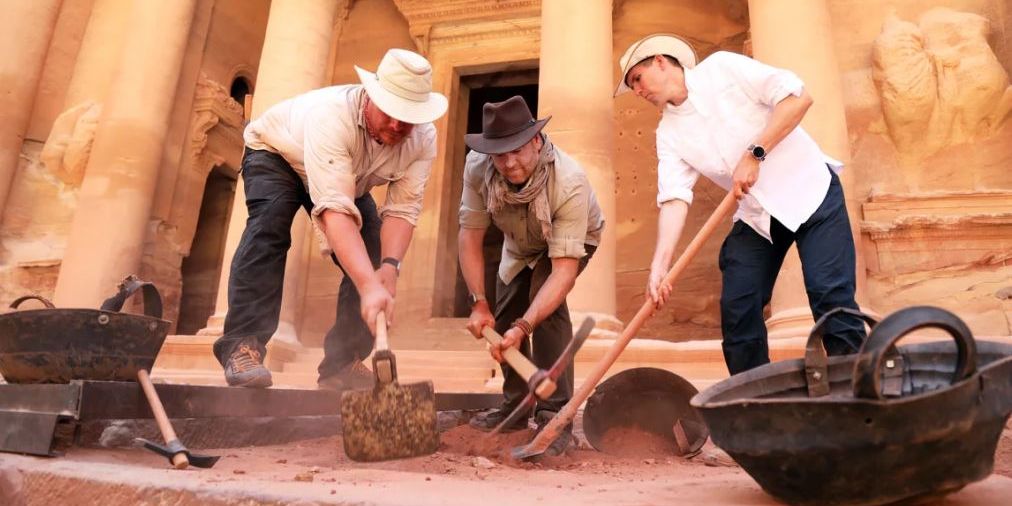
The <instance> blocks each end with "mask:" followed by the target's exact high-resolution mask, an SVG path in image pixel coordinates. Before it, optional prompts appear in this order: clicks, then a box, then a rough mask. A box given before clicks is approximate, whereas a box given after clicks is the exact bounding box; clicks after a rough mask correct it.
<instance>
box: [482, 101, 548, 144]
mask: <svg viewBox="0 0 1012 506" xmlns="http://www.w3.org/2000/svg"><path fill="white" fill-rule="evenodd" d="M481 115H482V117H481V126H482V128H481V133H480V134H467V135H465V136H464V143H465V144H467V146H468V147H469V148H471V149H473V150H475V151H477V152H479V153H485V154H487V155H498V154H500V153H509V152H510V151H513V150H514V149H517V148H519V147H520V146H523V145H524V144H527V142H528V141H530V140H531V139H533V138H534V136H535V135H537V134H538V132H540V131H541V129H542V128H544V127H545V123H548V120H550V119H552V117H551V116H549V117H547V118H545V119H539V120H535V119H534V117H533V116H531V110H530V109H528V108H527V102H526V101H525V100H524V97H521V96H520V95H516V96H513V97H510V98H508V99H506V100H504V101H502V102H489V103H486V104H485V106H484V107H483V108H482V111H481Z"/></svg>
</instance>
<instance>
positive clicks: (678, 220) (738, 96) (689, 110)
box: [615, 34, 864, 374]
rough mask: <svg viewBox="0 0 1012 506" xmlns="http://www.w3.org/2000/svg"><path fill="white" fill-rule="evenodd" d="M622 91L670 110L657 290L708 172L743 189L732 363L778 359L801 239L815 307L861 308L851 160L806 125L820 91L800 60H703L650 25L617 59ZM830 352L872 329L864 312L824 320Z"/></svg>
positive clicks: (728, 295)
mask: <svg viewBox="0 0 1012 506" xmlns="http://www.w3.org/2000/svg"><path fill="white" fill-rule="evenodd" d="M619 66H620V68H621V71H622V73H621V75H622V82H621V83H620V84H619V86H618V89H617V90H616V91H615V95H616V96H618V95H619V94H621V93H625V92H627V91H633V92H634V93H636V95H638V96H640V97H642V98H643V99H645V100H647V101H649V102H650V103H652V104H654V105H655V106H657V107H659V108H661V109H662V110H663V114H662V117H661V121H660V124H659V125H658V126H657V158H658V167H657V179H658V184H657V192H658V193H657V205H658V207H659V208H660V216H659V219H658V234H657V247H656V249H655V251H654V257H653V261H652V263H651V266H650V277H649V280H648V282H647V295H648V296H649V297H651V299H652V300H653V301H654V302H655V303H656V304H657V305H658V306H660V305H662V304H664V303H665V302H666V301H667V299H668V297H669V295H670V292H671V287H670V286H667V285H665V284H664V283H663V282H662V280H663V278H664V276H665V274H666V273H667V271H668V268H669V266H670V265H671V262H672V257H673V256H674V251H675V245H676V244H677V243H678V238H679V236H680V235H681V233H682V228H683V226H684V224H685V217H686V214H687V212H688V206H689V205H690V204H691V203H692V187H693V186H694V185H695V183H696V181H697V179H698V178H699V175H700V174H702V175H704V176H706V177H707V178H709V179H711V180H712V181H713V182H714V183H716V184H717V185H719V186H721V187H723V188H725V189H727V190H729V191H733V192H734V195H735V197H736V198H738V201H739V205H738V210H737V212H736V213H735V215H734V226H733V227H732V228H731V232H730V233H729V234H728V236H727V238H726V239H725V240H724V244H723V245H722V247H721V250H720V258H719V265H720V269H721V272H722V278H723V287H722V290H721V300H720V308H721V332H722V334H723V349H724V359H725V362H726V363H727V367H728V370H729V371H730V372H731V374H737V373H739V372H742V371H746V370H749V369H752V368H754V367H757V366H760V365H763V364H766V363H768V362H769V350H768V345H767V335H766V326H765V322H764V321H763V307H764V306H765V305H766V304H768V303H769V301H770V297H771V296H772V293H773V284H774V282H775V281H776V278H777V274H778V272H779V271H780V266H781V265H782V263H783V260H784V256H785V255H786V254H787V250H788V249H789V248H790V246H791V244H794V243H797V245H798V253H799V255H800V257H801V266H802V270H803V272H804V278H805V288H806V291H807V292H808V300H809V305H810V307H811V309H812V313H813V314H814V316H815V318H816V319H818V318H819V317H820V316H821V315H822V314H824V313H826V312H827V311H829V310H831V309H833V308H836V307H848V308H853V309H857V303H856V302H855V300H854V290H855V271H854V270H855V254H854V240H853V237H852V236H851V232H850V223H849V220H848V218H847V209H846V207H845V205H844V199H843V189H842V188H841V186H840V180H839V178H838V177H837V175H836V172H835V171H837V170H840V169H841V168H842V164H841V163H840V162H838V161H836V160H833V159H832V158H829V157H828V156H826V155H825V154H824V153H823V152H822V150H821V149H820V148H819V146H818V145H817V144H816V143H815V141H814V140H813V139H812V138H811V137H810V136H809V135H808V133H806V132H805V131H804V129H802V128H801V127H800V126H799V125H800V123H801V119H802V118H803V117H804V115H805V113H806V112H807V111H808V108H809V107H810V106H811V105H812V98H811V96H809V95H808V93H807V92H806V91H805V89H804V83H802V82H801V80H800V79H798V77H797V76H796V75H794V74H793V73H792V72H789V71H786V70H782V69H777V68H774V67H770V66H768V65H765V64H763V63H760V62H758V61H756V60H753V59H751V58H748V57H746V56H742V55H739V54H735V53H729V52H723V51H721V52H717V53H714V54H712V55H711V56H710V57H708V58H707V59H706V60H704V61H702V62H700V63H699V65H698V66H697V65H696V54H695V51H693V49H692V47H691V46H690V45H689V44H688V43H687V42H685V41H684V40H682V39H681V38H679V37H677V36H674V35H667V34H654V35H650V36H647V37H645V38H643V39H641V40H639V41H637V42H636V43H634V44H633V45H632V46H630V47H629V49H628V50H627V51H626V52H625V54H624V55H623V56H622V58H621V59H620V61H619ZM825 334H826V338H825V344H826V348H827V351H828V352H829V353H830V354H831V355H838V354H845V353H852V352H853V351H854V350H856V347H858V346H860V343H861V341H862V340H863V339H864V327H863V324H862V323H861V322H860V321H858V320H857V319H855V318H852V317H849V316H845V317H840V318H834V319H833V321H831V322H829V324H828V326H827V328H826V333H825Z"/></svg>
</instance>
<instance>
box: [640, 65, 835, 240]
mask: <svg viewBox="0 0 1012 506" xmlns="http://www.w3.org/2000/svg"><path fill="white" fill-rule="evenodd" d="M685 85H686V88H687V89H688V98H687V99H686V101H685V102H683V103H682V104H681V105H679V106H674V105H671V104H668V105H666V106H665V107H664V112H663V115H662V116H661V122H660V124H659V125H658V126H657V158H658V166H657V204H658V206H659V205H661V204H663V203H664V202H667V201H669V200H673V199H679V200H684V201H685V202H687V203H689V204H692V187H693V186H694V185H695V184H696V181H697V180H698V179H699V175H700V174H702V175H704V176H706V177H707V178H709V179H711V180H712V181H713V182H714V183H716V184H717V185H718V186H720V187H721V188H724V189H726V190H730V189H731V183H732V179H731V178H732V175H733V174H734V169H735V167H737V165H738V162H739V160H741V158H742V157H743V156H752V155H751V154H749V153H748V152H747V150H748V146H749V145H750V144H752V143H753V142H755V140H756V138H757V137H758V136H759V134H760V133H761V132H762V130H763V129H765V128H766V124H767V123H768V122H769V119H770V116H771V114H772V113H773V107H774V106H775V105H776V104H777V103H778V102H780V101H781V100H783V99H784V98H786V97H787V96H788V95H795V96H800V95H801V92H802V90H803V88H804V83H802V82H801V79H799V78H798V76H796V75H795V74H794V73H793V72H790V71H787V70H782V69H778V68H774V67H771V66H769V65H765V64H763V63H760V62H758V61H756V60H753V59H751V58H748V57H746V56H742V55H740V54H736V53H729V52H725V51H719V52H716V53H714V54H712V55H710V56H709V57H708V58H706V59H705V60H703V61H702V62H700V63H699V64H698V65H697V66H696V67H695V68H692V69H685ZM827 164H828V165H830V166H831V167H833V168H834V169H835V170H837V171H839V170H840V169H841V168H842V167H843V164H842V163H840V162H839V161H837V160H834V159H832V158H830V157H828V156H827V155H825V154H824V153H823V152H822V150H821V149H819V146H818V145H817V144H816V143H815V141H814V140H813V139H812V138H811V137H810V136H809V135H808V133H806V132H805V131H804V129H802V128H801V127H800V126H798V127H797V128H795V129H794V130H793V131H791V133H789V134H787V136H786V137H784V139H783V140H782V141H780V143H779V144H777V146H776V147H775V148H773V149H771V150H770V151H769V153H767V155H766V160H765V161H763V162H760V164H759V179H758V181H756V183H755V185H753V186H752V188H751V189H750V190H749V193H748V195H746V196H745V198H743V199H742V200H741V201H740V203H739V205H738V210H737V212H736V213H735V214H734V220H735V221H737V220H742V221H744V222H745V223H746V224H748V226H750V227H752V229H753V230H755V231H756V232H758V233H759V235H761V236H763V237H765V238H766V239H767V240H770V241H772V239H771V237H770V216H773V217H774V218H776V219H777V221H779V222H780V223H781V224H783V225H784V226H785V227H787V228H788V229H789V230H791V231H797V230H798V227H800V226H801V224H802V223H804V222H805V221H807V220H808V218H809V217H810V216H811V215H812V214H813V213H814V212H815V210H816V209H818V207H819V205H820V204H822V201H823V199H824V198H825V196H826V192H827V190H828V189H829V181H830V175H829V172H828V170H827V169H826V165H827Z"/></svg>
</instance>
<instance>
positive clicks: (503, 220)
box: [458, 146, 604, 284]
mask: <svg viewBox="0 0 1012 506" xmlns="http://www.w3.org/2000/svg"><path fill="white" fill-rule="evenodd" d="M490 171H495V167H494V166H493V165H492V160H491V157H490V156H489V155H485V154H482V153H478V152H476V151H472V152H470V153H468V155H467V162H466V164H465V165H464V190H463V193H462V195H461V198H460V211H459V214H458V216H459V220H460V226H461V227H462V228H488V226H489V224H490V223H495V225H496V226H497V227H499V229H500V230H502V231H503V235H504V236H505V239H504V241H503V249H502V260H501V262H500V263H499V278H500V279H502V281H503V282H504V283H506V284H509V283H510V282H511V281H513V278H514V277H516V275H517V274H519V273H520V271H522V270H524V268H525V267H531V268H533V267H534V265H535V264H536V263H537V262H538V260H540V259H541V258H542V256H544V255H545V254H547V255H548V257H549V258H583V256H584V255H586V254H587V252H586V249H585V248H584V245H585V244H590V245H592V246H597V245H598V244H599V243H600V241H601V231H602V230H604V218H603V216H602V214H601V207H600V206H599V205H598V203H597V197H596V196H595V195H594V189H593V188H591V186H590V181H588V180H587V174H586V173H585V172H584V171H583V168H582V167H580V165H579V163H577V162H576V160H574V159H573V158H571V157H570V156H569V155H567V154H566V153H564V152H563V151H562V150H561V149H559V147H558V146H555V161H554V162H552V166H551V167H549V173H548V202H549V207H551V210H552V238H551V239H548V240H546V239H545V236H544V234H543V233H542V232H541V224H540V223H539V222H538V220H537V218H536V217H535V216H534V215H533V214H532V213H530V212H529V211H528V207H527V205H507V206H505V207H504V208H503V209H502V211H500V212H499V213H497V214H496V215H494V216H493V215H491V214H490V213H489V212H488V208H487V204H486V202H487V199H488V183H489V181H490V178H491V175H492V172H490Z"/></svg>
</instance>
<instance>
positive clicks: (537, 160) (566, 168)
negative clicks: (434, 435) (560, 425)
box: [458, 96, 604, 454]
mask: <svg viewBox="0 0 1012 506" xmlns="http://www.w3.org/2000/svg"><path fill="white" fill-rule="evenodd" d="M549 119H551V117H549V118H545V119H541V120H535V119H534V117H533V116H532V115H531V112H530V110H529V109H528V107H527V103H526V102H525V101H524V99H523V97H520V96H515V97H512V98H510V99H508V100H506V101H504V102H499V103H488V104H485V106H484V109H483V114H482V132H481V133H480V134H468V135H467V136H466V137H465V142H466V144H467V146H468V147H470V148H471V149H472V150H473V151H472V152H471V153H469V154H468V156H467V163H466V165H465V167H464V190H463V194H462V196H461V201H460V233H459V237H458V241H459V255H460V268H461V272H462V274H463V277H464V281H465V282H466V283H467V288H468V290H470V292H471V316H470V319H469V320H468V323H467V328H468V330H470V331H471V333H472V334H474V336H475V337H476V338H480V337H481V329H483V328H485V327H486V326H489V327H494V328H495V330H496V331H497V332H499V333H500V334H502V336H503V340H502V345H501V347H498V348H492V349H491V353H492V357H493V358H495V359H496V360H497V361H498V362H500V363H501V364H502V370H503V379H504V383H503V394H504V397H505V400H504V402H503V405H502V407H501V408H500V409H496V410H493V411H490V412H488V413H484V414H483V415H479V416H477V417H475V418H473V419H472V420H471V425H472V426H474V427H476V428H479V429H483V430H490V429H492V428H494V427H495V426H497V425H498V424H499V423H500V422H502V421H503V420H504V419H505V418H506V416H507V415H508V414H509V413H510V412H511V411H512V410H513V408H514V407H516V406H517V404H518V403H519V402H520V400H521V399H522V398H523V397H524V395H526V393H527V384H526V382H525V381H524V380H523V379H522V378H521V377H520V376H519V375H518V374H517V373H516V372H514V371H513V370H512V369H511V368H510V367H509V366H508V365H507V364H505V363H503V357H502V351H503V350H504V349H505V348H506V347H517V348H519V349H520V350H521V351H522V352H523V353H524V355H526V356H528V357H530V358H531V359H532V360H533V362H534V363H535V364H536V365H537V366H539V367H541V368H545V369H547V368H549V367H550V366H551V365H552V364H553V363H554V362H555V361H556V359H558V357H559V355H560V354H561V353H562V350H563V348H565V346H566V344H567V343H568V342H569V340H570V339H571V338H572V336H573V326H572V323H571V321H570V319H569V308H568V307H567V306H566V295H568V294H569V291H570V290H572V288H573V284H574V283H575V282H576V277H577V276H578V275H579V274H580V272H581V271H582V270H583V268H584V267H586V265H587V262H588V261H589V260H590V257H591V256H592V255H593V254H594V251H595V250H596V249H597V245H598V243H599V241H600V238H601V231H602V229H603V228H604V220H603V218H602V215H601V208H600V207H599V206H598V203H597V198H596V197H595V195H594V190H593V188H591V186H590V183H589V181H588V180H587V175H586V173H585V172H584V171H583V169H582V168H581V167H580V165H579V163H577V162H576V161H575V160H574V159H573V158H571V157H570V156H569V155H567V154H566V153H565V152H563V151H562V150H561V149H559V147H558V146H553V145H552V142H551V141H550V140H549V139H548V136H547V135H546V134H544V133H542V132H541V129H542V128H544V126H545V124H546V123H547V122H548V120H549ZM492 223H494V224H495V225H496V226H497V227H498V228H499V229H501V230H502V231H503V234H504V236H505V239H504V243H503V249H502V260H501V261H500V263H499V272H498V276H497V277H496V290H495V294H496V296H495V299H496V300H495V304H494V305H491V304H489V301H487V300H485V296H484V294H485V279H484V272H485V259H484V257H483V256H482V239H483V237H484V235H485V230H486V229H487V228H488V226H489V225H490V224H492ZM493 307H494V311H493ZM572 393H573V366H572V364H570V366H569V368H568V369H567V370H566V372H565V374H564V375H563V377H562V378H560V382H559V385H558V389H557V390H556V391H555V393H554V394H553V395H552V396H551V398H549V399H548V400H547V401H543V402H542V401H539V402H538V405H537V406H536V408H535V413H534V417H535V421H536V422H537V423H538V425H539V427H541V426H544V424H546V423H547V422H548V421H549V420H550V419H551V418H552V417H553V416H554V415H555V414H556V413H557V412H558V411H559V409H561V408H562V406H564V405H565V404H566V403H567V402H568V401H569V399H570V397H571V396H572ZM527 423H528V420H527V419H522V420H520V421H519V423H518V424H517V425H516V426H514V427H507V428H505V429H506V430H519V429H522V428H524V427H527ZM571 440H572V438H571V435H570V433H569V432H568V431H567V433H566V436H564V437H560V438H558V439H557V440H556V441H555V443H553V445H552V447H551V448H550V449H549V453H550V454H560V453H562V452H564V451H565V449H566V448H567V446H568V445H569V442H570V441H571Z"/></svg>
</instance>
